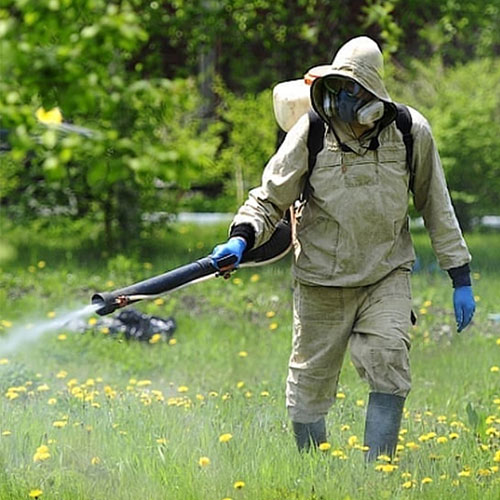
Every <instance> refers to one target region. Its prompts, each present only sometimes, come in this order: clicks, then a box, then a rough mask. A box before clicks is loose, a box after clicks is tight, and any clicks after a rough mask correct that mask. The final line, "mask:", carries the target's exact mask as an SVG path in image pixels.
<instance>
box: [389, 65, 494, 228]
mask: <svg viewBox="0 0 500 500" xmlns="http://www.w3.org/2000/svg"><path fill="white" fill-rule="evenodd" d="M399 77H400V78H401V74H400V75H399ZM499 79H500V60H499V59H498V58H496V59H479V60H473V61H471V62H469V63H467V64H463V65H458V66H456V67H453V68H446V67H444V66H443V64H442V62H441V60H440V59H434V60H433V61H432V62H431V63H430V64H429V62H426V63H424V62H414V65H413V71H412V72H409V73H407V74H405V75H404V76H403V77H402V80H401V81H400V82H399V84H396V85H394V87H395V89H396V93H397V98H398V99H399V100H401V101H402V102H406V103H408V104H412V105H414V106H415V107H416V108H417V109H419V110H420V111H421V112H422V113H423V114H424V115H425V116H426V118H427V119H428V120H429V122H430V123H431V126H432V128H433V132H434V135H435V138H436V141H437V144H438V147H439V151H440V155H441V159H442V162H443V167H444V169H445V172H446V175H447V180H448V184H449V186H450V188H451V190H452V195H453V198H454V202H455V206H456V209H457V211H458V214H459V216H460V218H461V222H462V223H463V225H464V226H465V228H466V229H467V228H469V227H470V222H471V216H472V215H476V216H478V215H484V214H487V213H496V212H497V211H498V207H499V206H500V148H499V147H498V141H499V136H498V131H499V129H498V125H497V124H498V123H499V121H500V94H499V93H498V81H499Z"/></svg>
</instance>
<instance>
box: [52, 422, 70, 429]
mask: <svg viewBox="0 0 500 500" xmlns="http://www.w3.org/2000/svg"><path fill="white" fill-rule="evenodd" d="M67 423H68V422H66V420H56V421H55V422H52V427H55V428H56V429H62V428H63V427H66V425H67Z"/></svg>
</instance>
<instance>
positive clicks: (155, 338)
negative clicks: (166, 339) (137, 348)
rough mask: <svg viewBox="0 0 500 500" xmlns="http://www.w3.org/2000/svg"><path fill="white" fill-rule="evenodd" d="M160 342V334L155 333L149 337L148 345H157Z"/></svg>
mask: <svg viewBox="0 0 500 500" xmlns="http://www.w3.org/2000/svg"><path fill="white" fill-rule="evenodd" d="M160 340H161V333H155V334H154V335H152V336H151V338H150V339H149V341H148V342H149V343H150V344H157V343H158V342H159V341H160Z"/></svg>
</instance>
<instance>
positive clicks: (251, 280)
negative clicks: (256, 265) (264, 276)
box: [250, 274, 260, 283]
mask: <svg viewBox="0 0 500 500" xmlns="http://www.w3.org/2000/svg"><path fill="white" fill-rule="evenodd" d="M259 280H260V276H259V275H258V274H252V276H250V282H251V283H257V281H259Z"/></svg>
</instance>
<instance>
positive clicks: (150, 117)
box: [0, 0, 218, 241]
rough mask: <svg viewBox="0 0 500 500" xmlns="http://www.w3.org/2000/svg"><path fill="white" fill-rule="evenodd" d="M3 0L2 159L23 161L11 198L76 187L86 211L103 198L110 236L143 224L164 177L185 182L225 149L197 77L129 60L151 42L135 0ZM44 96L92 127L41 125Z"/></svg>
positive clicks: (74, 119)
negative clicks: (5, 147)
mask: <svg viewBox="0 0 500 500" xmlns="http://www.w3.org/2000/svg"><path fill="white" fill-rule="evenodd" d="M3 5H4V7H3V9H1V10H0V50H1V54H2V71H1V78H0V93H1V94H2V95H4V96H6V99H5V101H4V100H2V101H1V103H0V116H1V117H2V127H3V128H5V129H7V130H9V131H10V134H9V142H10V143H11V144H12V151H11V152H10V153H8V154H7V155H5V154H4V155H3V157H2V162H3V163H6V164H8V165H12V162H17V169H16V171H15V173H14V175H13V172H12V168H11V169H10V172H9V174H8V176H9V178H10V179H11V181H12V182H10V191H8V192H4V193H3V195H4V200H6V201H4V203H7V202H9V201H13V200H16V199H18V197H19V196H22V194H23V193H24V192H26V191H29V192H30V195H32V194H33V189H32V188H33V184H36V185H41V186H42V188H43V192H44V195H43V196H44V197H45V198H46V199H47V198H48V197H50V193H51V192H52V193H55V194H56V196H55V197H54V202H55V203H60V201H61V195H62V194H64V193H71V196H73V197H76V199H77V201H78V207H79V211H78V214H79V215H81V214H82V212H85V211H88V210H94V211H95V210H96V209H97V211H98V213H100V214H102V218H103V220H104V224H105V227H106V233H107V238H108V241H112V240H113V238H114V237H116V236H117V235H118V236H119V237H120V238H121V239H126V238H128V237H130V234H136V233H137V231H138V228H139V224H140V215H141V211H140V208H141V205H144V202H147V201H148V200H147V199H144V198H145V195H151V193H152V189H151V186H152V183H153V180H154V179H155V178H156V179H159V180H161V181H163V182H164V183H174V184H175V185H179V186H181V187H184V188H185V187H187V186H188V185H189V183H190V182H191V180H192V179H193V178H194V177H196V172H197V171H199V170H200V169H203V168H204V167H206V166H207V165H208V164H209V163H210V161H211V159H212V158H213V155H214V153H215V150H216V148H217V144H218V141H217V138H216V137H215V135H214V134H213V133H212V132H211V129H210V128H205V130H203V131H201V130H200V126H199V119H198V108H199V99H198V92H197V89H196V82H195V80H194V79H193V78H190V79H189V78H188V79H173V80H167V79H162V78H151V79H144V78H141V77H140V76H139V73H140V71H139V70H140V66H137V65H138V64H139V63H137V65H136V66H137V67H136V68H130V67H129V64H130V61H131V60H133V59H134V57H135V55H136V54H137V53H139V52H140V51H141V49H142V48H143V47H144V44H146V43H147V41H148V32H147V31H146V29H145V27H144V26H143V25H142V22H141V18H140V16H139V15H138V14H136V13H135V12H134V10H133V5H132V4H131V3H130V2H127V1H121V2H107V1H103V0H77V1H73V0H39V1H36V2H34V1H29V0H11V1H7V2H4V3H3ZM39 106H42V107H43V108H45V109H51V108H52V107H53V106H59V108H60V109H61V110H62V113H63V115H64V116H65V117H66V119H67V120H68V119H69V120H70V121H71V122H73V123H76V124H79V125H84V126H85V127H88V128H89V129H91V130H92V131H93V132H92V133H91V137H90V138H86V137H83V136H81V135H78V134H73V133H71V134H69V135H66V136H64V137H61V136H60V135H59V134H58V132H57V130H56V129H54V128H50V127H49V128H48V129H47V128H41V126H40V124H38V123H37V122H36V119H35V117H34V111H35V110H36V109H37V108H38V107H39ZM27 158H29V160H27ZM144 186H148V188H147V189H143V187H144ZM5 197H6V198H5ZM30 197H31V196H30ZM141 198H142V199H141ZM164 201H165V200H164ZM149 204H150V205H151V200H149Z"/></svg>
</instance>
